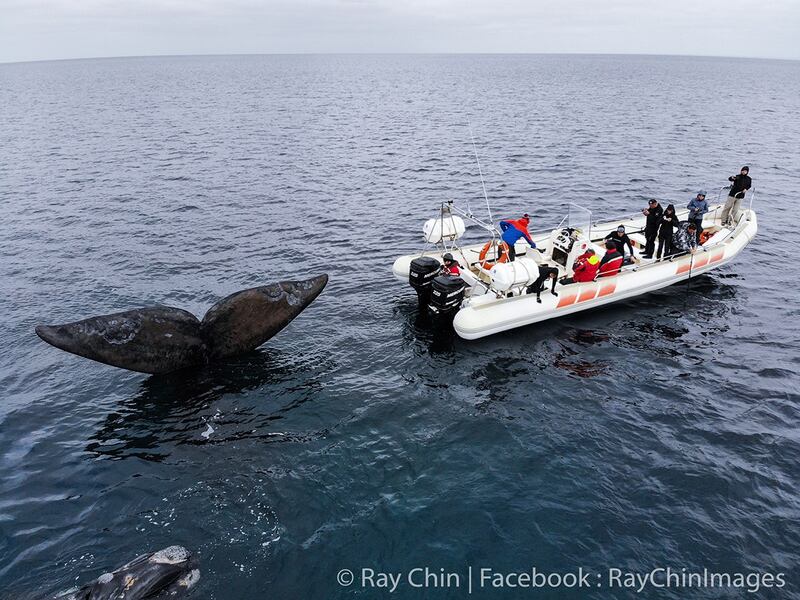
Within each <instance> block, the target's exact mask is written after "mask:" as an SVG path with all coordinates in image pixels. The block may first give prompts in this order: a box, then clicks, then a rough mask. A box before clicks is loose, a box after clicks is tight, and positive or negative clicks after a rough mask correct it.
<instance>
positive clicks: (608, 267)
mask: <svg viewBox="0 0 800 600" xmlns="http://www.w3.org/2000/svg"><path fill="white" fill-rule="evenodd" d="M622 261H623V257H622V253H621V252H620V251H619V249H618V248H617V244H616V243H615V242H614V241H612V240H610V239H608V238H606V253H605V254H604V255H603V258H602V259H601V260H600V265H599V266H598V268H597V277H611V276H612V275H616V274H617V273H619V270H620V269H621V268H622Z"/></svg>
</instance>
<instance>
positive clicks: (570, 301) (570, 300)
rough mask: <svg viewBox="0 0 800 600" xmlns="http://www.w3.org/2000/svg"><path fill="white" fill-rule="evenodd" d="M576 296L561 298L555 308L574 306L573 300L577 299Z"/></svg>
mask: <svg viewBox="0 0 800 600" xmlns="http://www.w3.org/2000/svg"><path fill="white" fill-rule="evenodd" d="M577 297H578V295H577V294H570V295H569V296H561V298H560V299H559V301H558V306H556V308H562V307H564V306H570V305H571V304H575V298H577Z"/></svg>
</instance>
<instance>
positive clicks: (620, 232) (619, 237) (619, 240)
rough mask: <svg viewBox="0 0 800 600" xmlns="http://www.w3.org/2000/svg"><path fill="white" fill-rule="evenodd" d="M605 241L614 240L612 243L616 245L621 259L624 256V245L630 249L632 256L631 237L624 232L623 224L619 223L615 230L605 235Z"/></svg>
mask: <svg viewBox="0 0 800 600" xmlns="http://www.w3.org/2000/svg"><path fill="white" fill-rule="evenodd" d="M606 241H607V242H608V241H611V242H614V245H615V246H616V247H617V250H618V251H619V254H620V256H621V257H622V258H623V259H624V258H625V246H627V247H628V250H630V253H631V258H633V244H632V243H631V238H629V237H628V234H627V233H625V226H624V225H620V226H619V227H617V229H616V230H615V231H612V232H611V233H609V234H608V235H607V236H606Z"/></svg>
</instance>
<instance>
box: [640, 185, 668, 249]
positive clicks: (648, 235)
mask: <svg viewBox="0 0 800 600" xmlns="http://www.w3.org/2000/svg"><path fill="white" fill-rule="evenodd" d="M642 214H643V215H644V216H645V217H647V221H646V223H645V226H644V239H645V241H646V243H645V245H644V254H642V258H653V252H655V249H656V238H657V237H658V227H659V225H661V215H663V214H664V209H663V208H661V205H660V204H659V203H658V200H656V199H655V198H654V199H653V200H650V202H648V203H647V208H644V209H642Z"/></svg>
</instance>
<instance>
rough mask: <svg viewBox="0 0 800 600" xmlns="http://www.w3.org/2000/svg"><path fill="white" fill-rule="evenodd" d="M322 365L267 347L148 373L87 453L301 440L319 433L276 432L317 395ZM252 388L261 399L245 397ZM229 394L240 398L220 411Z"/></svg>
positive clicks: (155, 456) (163, 453)
mask: <svg viewBox="0 0 800 600" xmlns="http://www.w3.org/2000/svg"><path fill="white" fill-rule="evenodd" d="M321 367H324V365H320V364H312V363H311V362H310V361H308V360H302V359H297V358H296V357H292V356H289V355H286V354H285V353H281V352H279V351H275V350H271V351H269V352H268V351H265V350H262V351H255V352H251V353H249V354H247V355H244V356H241V357H238V358H236V359H233V360H229V361H225V362H221V363H217V364H211V365H208V366H207V367H204V368H198V369H186V370H183V371H179V372H176V373H170V374H166V375H153V376H150V377H148V378H147V379H145V380H144V381H143V382H142V384H141V386H140V389H139V392H138V393H137V394H136V395H135V396H134V397H132V398H130V399H129V400H125V401H122V402H120V403H119V405H118V406H117V407H116V408H115V410H113V411H112V412H110V413H109V414H108V415H107V416H106V418H105V420H104V421H103V423H102V424H101V426H100V428H99V429H98V430H97V432H96V433H95V435H94V436H93V437H92V439H91V440H90V441H89V443H88V444H87V446H86V450H87V452H90V453H92V454H95V455H97V456H103V457H107V458H113V459H120V458H127V457H132V456H135V457H137V458H141V459H145V460H151V461H162V460H164V459H165V458H167V457H168V456H169V455H170V453H171V450H172V448H174V447H175V446H177V445H180V444H196V445H203V444H220V443H228V442H233V441H237V440H244V439H258V440H261V441H263V442H265V443H271V442H285V441H303V440H306V439H310V438H311V437H314V436H315V435H322V434H323V432H318V433H308V432H306V433H299V434H294V433H287V432H281V431H279V430H278V429H279V428H280V421H281V420H282V419H284V417H285V416H286V414H287V413H289V412H290V411H292V410H294V409H296V408H299V407H300V406H302V405H303V404H304V403H306V402H309V401H313V400H315V399H318V398H319V396H320V394H321V392H322V390H323V386H322V384H321V383H320V381H318V380H316V379H315V378H314V373H315V371H317V370H319V369H320V368H321ZM252 390H258V394H256V395H248V394H247V392H249V391H252ZM225 396H232V397H235V398H236V399H235V400H234V401H233V402H232V403H231V404H230V405H227V406H225V411H224V412H222V409H223V406H222V405H221V404H218V401H219V400H220V399H222V398H223V397H225ZM198 432H199V434H198Z"/></svg>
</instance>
